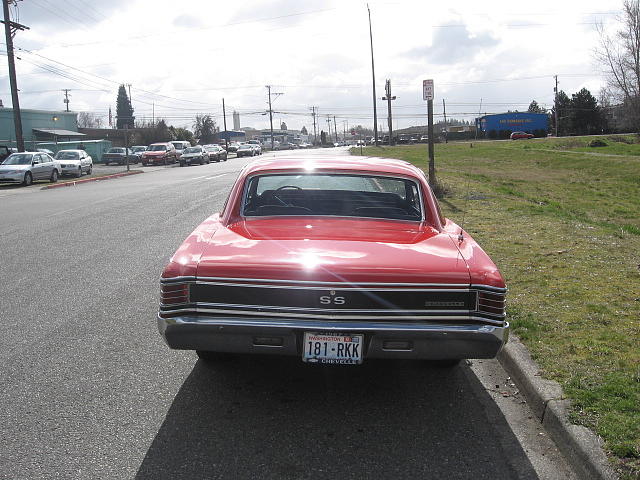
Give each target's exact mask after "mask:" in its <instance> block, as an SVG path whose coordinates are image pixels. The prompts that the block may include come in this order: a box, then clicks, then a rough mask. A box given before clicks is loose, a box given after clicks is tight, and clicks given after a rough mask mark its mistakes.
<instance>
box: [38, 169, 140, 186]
mask: <svg viewBox="0 0 640 480" xmlns="http://www.w3.org/2000/svg"><path fill="white" fill-rule="evenodd" d="M139 173H144V172H143V171H142V170H134V171H132V172H122V173H112V174H111V175H104V176H102V177H91V178H83V179H80V180H75V181H73V182H64V183H52V184H51V185H45V186H44V187H42V188H41V189H40V190H49V189H50V188H60V187H75V186H76V185H78V184H81V183H89V182H98V181H100V180H110V179H112V178H119V177H128V176H129V175H137V174H139Z"/></svg>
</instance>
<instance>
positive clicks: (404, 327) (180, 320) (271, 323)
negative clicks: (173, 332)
mask: <svg viewBox="0 0 640 480" xmlns="http://www.w3.org/2000/svg"><path fill="white" fill-rule="evenodd" d="M158 320H159V321H161V322H163V323H174V324H200V325H223V326H238V327H267V328H299V329H313V328H317V329H320V330H337V331H340V330H357V331H401V332H406V331H414V332H430V331H431V332H451V333H493V334H501V333H502V332H505V331H506V330H507V329H508V328H509V323H508V322H505V323H504V325H499V326H490V325H474V324H470V325H464V324H463V325H438V324H416V323H370V322H346V323H345V322H322V323H319V322H313V321H305V320H262V319H235V318H233V319H232V318H215V319H213V318H212V319H208V318H202V317H189V316H185V317H174V318H170V319H166V318H162V317H160V316H158Z"/></svg>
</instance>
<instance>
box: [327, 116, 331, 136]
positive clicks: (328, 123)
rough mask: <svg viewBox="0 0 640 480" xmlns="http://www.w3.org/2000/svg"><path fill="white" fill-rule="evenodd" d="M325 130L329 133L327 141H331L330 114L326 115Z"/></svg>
mask: <svg viewBox="0 0 640 480" xmlns="http://www.w3.org/2000/svg"><path fill="white" fill-rule="evenodd" d="M327 130H328V133H329V141H331V115H327Z"/></svg>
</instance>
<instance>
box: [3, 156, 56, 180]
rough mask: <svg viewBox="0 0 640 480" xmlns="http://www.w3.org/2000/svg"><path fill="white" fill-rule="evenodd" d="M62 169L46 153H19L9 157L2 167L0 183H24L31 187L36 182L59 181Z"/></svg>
mask: <svg viewBox="0 0 640 480" xmlns="http://www.w3.org/2000/svg"><path fill="white" fill-rule="evenodd" d="M60 171H61V167H60V162H59V161H58V160H54V159H53V158H51V156H49V155H47V154H46V153H40V152H19V153H12V154H11V155H9V156H8V157H7V158H6V159H5V161H4V162H2V164H1V165H0V182H10V183H22V184H23V185H25V186H29V185H31V184H32V183H33V181H34V180H49V181H50V182H51V183H53V182H57V181H58V176H59V175H60Z"/></svg>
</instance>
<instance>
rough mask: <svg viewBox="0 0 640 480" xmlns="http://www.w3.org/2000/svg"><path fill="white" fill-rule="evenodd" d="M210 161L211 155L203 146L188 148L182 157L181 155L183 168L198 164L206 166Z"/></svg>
mask: <svg viewBox="0 0 640 480" xmlns="http://www.w3.org/2000/svg"><path fill="white" fill-rule="evenodd" d="M210 161H211V160H210V153H209V151H208V150H207V149H206V148H205V147H203V146H202V145H196V146H195V147H187V148H185V149H184V150H183V151H182V155H180V166H181V167H184V166H185V165H193V164H194V163H197V164H198V165H204V164H205V163H209V162H210Z"/></svg>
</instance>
